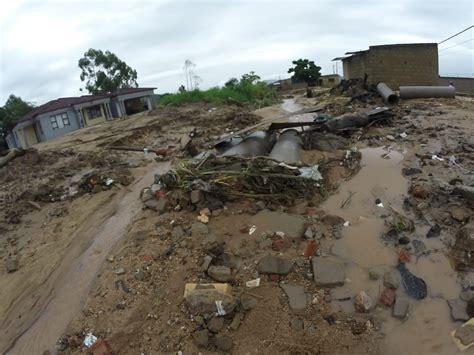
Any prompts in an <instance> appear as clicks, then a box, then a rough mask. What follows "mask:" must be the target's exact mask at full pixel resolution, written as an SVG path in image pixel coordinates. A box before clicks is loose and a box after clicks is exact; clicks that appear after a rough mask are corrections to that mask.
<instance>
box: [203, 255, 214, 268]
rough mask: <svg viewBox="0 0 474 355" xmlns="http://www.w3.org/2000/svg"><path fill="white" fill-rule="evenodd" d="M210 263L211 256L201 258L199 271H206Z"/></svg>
mask: <svg viewBox="0 0 474 355" xmlns="http://www.w3.org/2000/svg"><path fill="white" fill-rule="evenodd" d="M211 262H212V256H210V255H206V256H205V257H204V258H203V261H202V264H201V270H202V271H207V269H209V266H210V265H211Z"/></svg>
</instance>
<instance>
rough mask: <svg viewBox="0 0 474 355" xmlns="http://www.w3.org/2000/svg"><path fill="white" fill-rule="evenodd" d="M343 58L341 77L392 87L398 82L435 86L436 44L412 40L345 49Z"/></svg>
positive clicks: (400, 83)
mask: <svg viewBox="0 0 474 355" xmlns="http://www.w3.org/2000/svg"><path fill="white" fill-rule="evenodd" d="M346 55H349V56H346V57H339V58H335V59H334V60H342V66H343V70H344V79H353V78H364V77H367V81H368V82H369V83H372V84H377V83H379V82H384V83H386V84H387V85H388V86H389V87H390V88H392V89H393V90H398V88H399V86H400V85H438V84H439V71H438V44H437V43H412V44H390V45H381V46H370V47H369V49H368V50H365V51H359V52H348V53H346Z"/></svg>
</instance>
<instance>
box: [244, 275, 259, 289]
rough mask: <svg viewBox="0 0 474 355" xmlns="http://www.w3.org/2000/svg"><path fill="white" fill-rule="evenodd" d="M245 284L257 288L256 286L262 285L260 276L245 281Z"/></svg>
mask: <svg viewBox="0 0 474 355" xmlns="http://www.w3.org/2000/svg"><path fill="white" fill-rule="evenodd" d="M245 286H246V287H248V288H256V287H258V286H260V277H259V278H256V279H254V280H250V281H247V282H246V283H245Z"/></svg>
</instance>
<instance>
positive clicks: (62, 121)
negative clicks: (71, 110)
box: [49, 112, 71, 129]
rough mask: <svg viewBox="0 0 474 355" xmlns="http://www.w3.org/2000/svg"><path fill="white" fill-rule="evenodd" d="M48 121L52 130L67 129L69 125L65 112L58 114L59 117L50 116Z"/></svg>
mask: <svg viewBox="0 0 474 355" xmlns="http://www.w3.org/2000/svg"><path fill="white" fill-rule="evenodd" d="M49 120H50V122H51V127H53V129H60V128H64V127H69V126H70V125H71V123H70V122H69V117H68V115H67V112H64V113H60V114H59V115H54V116H50V117H49Z"/></svg>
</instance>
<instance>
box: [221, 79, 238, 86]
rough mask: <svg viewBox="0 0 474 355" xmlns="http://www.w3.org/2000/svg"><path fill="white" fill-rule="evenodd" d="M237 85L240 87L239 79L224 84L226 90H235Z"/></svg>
mask: <svg viewBox="0 0 474 355" xmlns="http://www.w3.org/2000/svg"><path fill="white" fill-rule="evenodd" d="M237 85H239V79H237V78H230V79H229V80H227V81H226V83H225V84H224V86H225V87H226V88H235V87H236V86H237Z"/></svg>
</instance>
